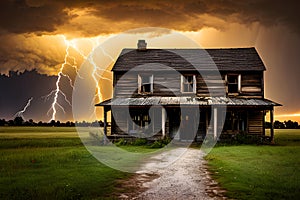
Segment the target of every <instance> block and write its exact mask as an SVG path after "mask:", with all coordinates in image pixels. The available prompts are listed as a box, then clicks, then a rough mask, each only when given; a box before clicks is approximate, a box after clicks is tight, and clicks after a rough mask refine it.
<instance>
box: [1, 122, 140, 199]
mask: <svg viewBox="0 0 300 200" xmlns="http://www.w3.org/2000/svg"><path fill="white" fill-rule="evenodd" d="M30 134H32V135H30ZM0 148H1V151H0V199H111V198H113V197H114V194H115V193H116V191H122V188H119V187H117V186H118V185H119V180H123V179H127V178H129V177H130V176H131V174H129V173H125V172H121V171H117V170H114V169H111V168H109V167H107V166H105V165H103V164H102V163H100V162H98V161H97V160H96V159H95V158H94V157H93V156H92V155H91V154H90V153H89V152H88V151H87V150H86V149H85V147H84V146H83V145H82V144H81V141H80V139H79V138H78V136H77V133H76V132H75V129H74V128H54V127H8V128H0ZM135 148H139V147H135ZM140 148H141V147H140ZM129 149H130V148H129ZM131 150H133V149H131ZM136 151H138V149H136Z"/></svg>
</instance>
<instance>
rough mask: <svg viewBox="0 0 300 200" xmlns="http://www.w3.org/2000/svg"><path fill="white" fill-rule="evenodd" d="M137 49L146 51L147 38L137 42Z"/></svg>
mask: <svg viewBox="0 0 300 200" xmlns="http://www.w3.org/2000/svg"><path fill="white" fill-rule="evenodd" d="M137 49H138V50H139V51H145V50H146V49H147V43H146V41H145V40H139V41H138V43H137Z"/></svg>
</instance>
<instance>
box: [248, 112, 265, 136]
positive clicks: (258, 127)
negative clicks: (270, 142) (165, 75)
mask: <svg viewBox="0 0 300 200" xmlns="http://www.w3.org/2000/svg"><path fill="white" fill-rule="evenodd" d="M263 124H264V119H263V111H255V110H253V111H248V133H249V134H263V127H264V126H263Z"/></svg>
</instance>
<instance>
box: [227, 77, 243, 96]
mask: <svg viewBox="0 0 300 200" xmlns="http://www.w3.org/2000/svg"><path fill="white" fill-rule="evenodd" d="M228 76H236V77H237V83H229V81H228ZM225 79H226V93H227V94H228V95H238V94H240V93H241V83H242V76H241V74H226V76H225ZM229 84H237V91H236V92H229Z"/></svg>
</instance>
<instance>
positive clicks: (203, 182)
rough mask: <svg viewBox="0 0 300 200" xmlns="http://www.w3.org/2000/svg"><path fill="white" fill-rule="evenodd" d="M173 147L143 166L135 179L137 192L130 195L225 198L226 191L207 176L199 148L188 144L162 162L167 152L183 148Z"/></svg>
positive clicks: (138, 197)
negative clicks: (172, 159)
mask: <svg viewBox="0 0 300 200" xmlns="http://www.w3.org/2000/svg"><path fill="white" fill-rule="evenodd" d="M172 151H173V152H169V153H168V154H167V155H165V154H164V153H162V154H159V155H158V156H155V157H153V158H151V159H150V160H149V162H147V163H146V164H145V165H144V166H142V171H139V172H138V175H137V176H136V177H135V181H134V183H135V184H137V185H139V187H140V188H139V190H138V191H140V193H139V194H138V195H136V196H135V197H130V199H185V200H187V199H225V197H223V194H224V192H225V191H224V190H221V189H220V188H219V187H218V185H217V183H216V182H215V181H213V180H212V179H211V177H210V176H209V172H208V171H207V170H206V161H205V160H204V159H203V153H202V152H201V151H200V150H197V149H192V148H189V149H187V151H186V152H185V153H184V154H183V155H182V156H181V157H180V158H179V159H178V160H176V161H175V162H174V163H172V164H170V165H168V166H164V165H165V164H166V162H165V160H164V159H166V156H168V158H170V153H171V157H172V155H174V156H175V155H178V153H180V152H178V151H182V152H183V149H174V150H172ZM123 197H125V198H126V195H123ZM121 198H122V196H121ZM128 198H129V197H128Z"/></svg>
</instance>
